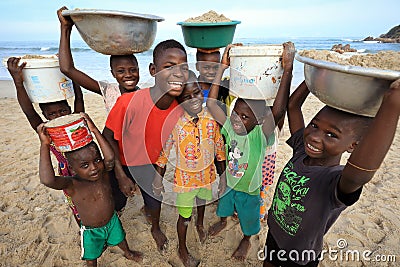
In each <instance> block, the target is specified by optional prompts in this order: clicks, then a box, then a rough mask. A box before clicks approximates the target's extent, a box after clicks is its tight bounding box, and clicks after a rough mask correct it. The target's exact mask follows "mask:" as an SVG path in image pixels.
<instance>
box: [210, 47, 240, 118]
mask: <svg viewBox="0 0 400 267" xmlns="http://www.w3.org/2000/svg"><path fill="white" fill-rule="evenodd" d="M232 46H234V45H233V44H229V45H227V46H226V48H225V51H224V54H223V55H222V59H221V64H220V66H219V68H218V70H217V73H216V74H215V78H214V81H213V83H212V85H211V88H210V92H209V93H208V98H207V108H208V110H209V111H210V113H211V115H212V116H213V117H214V119H215V120H216V121H217V122H218V123H219V124H220V125H224V123H225V121H226V115H225V112H224V110H223V109H222V108H221V107H220V106H218V100H217V99H218V93H219V85H220V83H221V79H222V75H223V74H224V71H225V70H226V69H227V68H228V67H229V65H230V60H229V56H228V54H229V50H230V49H231V48H232Z"/></svg>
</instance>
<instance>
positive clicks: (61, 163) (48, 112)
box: [7, 57, 85, 225]
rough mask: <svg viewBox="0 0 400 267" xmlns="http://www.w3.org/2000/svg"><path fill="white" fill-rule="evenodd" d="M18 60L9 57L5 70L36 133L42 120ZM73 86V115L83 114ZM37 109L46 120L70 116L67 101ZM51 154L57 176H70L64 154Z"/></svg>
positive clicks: (77, 88) (78, 91)
mask: <svg viewBox="0 0 400 267" xmlns="http://www.w3.org/2000/svg"><path fill="white" fill-rule="evenodd" d="M20 60H21V59H20V58H17V57H10V58H9V59H8V60H7V68H8V71H9V72H10V74H11V77H12V78H13V81H14V85H15V88H16V90H17V99H18V103H19V105H20V107H21V109H22V111H23V112H24V114H25V117H26V118H27V119H28V121H29V124H30V125H31V127H32V129H34V130H35V131H36V129H37V127H38V126H39V124H41V123H43V120H42V118H41V117H40V115H39V114H38V113H37V112H36V110H35V108H34V107H33V105H32V102H31V100H30V99H29V96H28V94H27V93H26V90H25V86H24V83H23V75H22V70H23V69H24V68H25V66H26V62H23V63H21V65H19V66H18V64H19V62H20ZM73 86H74V93H75V98H74V113H79V112H84V111H85V108H84V104H83V95H82V90H81V87H80V86H79V85H78V84H76V83H75V82H74V83H73ZM39 108H40V109H41V110H42V114H43V116H44V117H45V119H46V120H52V119H55V118H58V117H61V116H64V115H68V114H71V107H70V106H69V104H68V102H67V100H61V101H57V102H48V103H39ZM50 150H51V152H52V153H53V154H54V156H55V157H56V158H57V161H58V174H59V175H62V176H70V175H71V172H70V170H69V168H68V162H67V159H66V158H65V156H64V154H63V153H61V152H59V151H57V150H56V149H55V147H54V146H53V145H52V146H50ZM64 195H65V197H66V199H67V202H68V205H69V207H70V208H71V211H72V213H73V215H74V218H75V220H76V222H77V223H78V225H79V222H80V219H79V214H78V212H77V210H76V208H75V206H74V204H73V203H72V201H71V198H70V197H69V196H68V194H67V193H66V192H65V191H64Z"/></svg>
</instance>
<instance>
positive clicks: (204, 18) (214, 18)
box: [185, 10, 232, 23]
mask: <svg viewBox="0 0 400 267" xmlns="http://www.w3.org/2000/svg"><path fill="white" fill-rule="evenodd" d="M230 21H232V20H231V19H228V18H227V17H225V16H224V15H223V14H218V13H217V12H215V11H214V10H210V11H208V12H207V13H204V14H203V15H200V16H197V17H193V18H188V19H187V20H185V22H197V23H199V22H200V23H201V22H204V23H207V22H208V23H209V22H230Z"/></svg>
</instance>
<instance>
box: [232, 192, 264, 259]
mask: <svg viewBox="0 0 400 267" xmlns="http://www.w3.org/2000/svg"><path fill="white" fill-rule="evenodd" d="M235 207H236V210H237V213H238V216H239V223H240V228H241V229H242V232H243V235H244V237H243V238H242V240H241V241H240V244H239V246H238V247H237V249H236V250H235V252H234V253H233V254H232V257H233V258H235V259H237V260H240V261H243V260H245V259H246V256H247V253H248V252H249V249H250V246H251V244H250V237H251V236H252V235H255V234H257V233H258V232H259V231H260V196H259V195H250V194H247V193H244V192H236V195H235Z"/></svg>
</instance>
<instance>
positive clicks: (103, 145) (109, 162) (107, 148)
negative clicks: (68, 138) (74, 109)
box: [81, 112, 115, 171]
mask: <svg viewBox="0 0 400 267" xmlns="http://www.w3.org/2000/svg"><path fill="white" fill-rule="evenodd" d="M81 116H82V117H83V118H85V120H86V122H87V125H88V127H89V130H90V131H91V132H92V133H93V134H94V136H95V137H96V140H97V142H98V143H99V146H100V149H101V152H102V153H103V157H104V167H105V170H106V171H111V170H112V169H113V168H114V163H115V161H114V150H113V149H112V147H111V145H110V143H108V141H107V140H106V138H104V136H103V135H102V134H101V133H100V131H99V129H98V128H97V127H96V125H95V124H94V123H93V121H92V119H91V118H90V117H89V116H88V115H87V114H86V113H83V112H81Z"/></svg>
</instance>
